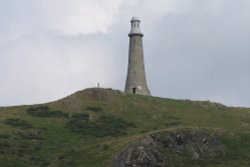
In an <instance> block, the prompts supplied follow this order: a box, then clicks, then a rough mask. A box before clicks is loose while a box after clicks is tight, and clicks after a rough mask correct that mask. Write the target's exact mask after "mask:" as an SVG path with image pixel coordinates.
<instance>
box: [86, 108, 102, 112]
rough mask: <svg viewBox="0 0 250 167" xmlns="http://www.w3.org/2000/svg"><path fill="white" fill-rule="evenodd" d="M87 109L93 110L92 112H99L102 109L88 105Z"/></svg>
mask: <svg viewBox="0 0 250 167" xmlns="http://www.w3.org/2000/svg"><path fill="white" fill-rule="evenodd" d="M87 110H88V111H93V112H100V111H103V109H102V108H100V107H88V108H87Z"/></svg>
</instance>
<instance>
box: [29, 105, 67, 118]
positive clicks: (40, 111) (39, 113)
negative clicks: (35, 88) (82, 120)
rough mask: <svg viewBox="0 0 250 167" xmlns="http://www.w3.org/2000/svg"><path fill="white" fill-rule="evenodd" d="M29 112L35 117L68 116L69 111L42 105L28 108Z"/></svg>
mask: <svg viewBox="0 0 250 167" xmlns="http://www.w3.org/2000/svg"><path fill="white" fill-rule="evenodd" d="M26 112H27V114H29V115H31V116H35V117H68V116H69V115H68V114H67V113H63V112H62V111H51V110H50V108H49V107H48V106H41V107H35V108H33V107H32V108H28V109H27V110H26Z"/></svg>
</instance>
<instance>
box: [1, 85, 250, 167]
mask: <svg viewBox="0 0 250 167" xmlns="http://www.w3.org/2000/svg"><path fill="white" fill-rule="evenodd" d="M249 124H250V109H247V108H234V107H226V106H224V105H221V104H217V103H211V102H209V101H203V102H199V101H190V100H173V99H163V98H158V97H147V96H141V95H133V94H124V93H122V92H120V91H114V90H110V89H87V90H84V91H80V92H77V93H75V94H73V95H71V96H68V97H66V98H64V99H61V100H59V101H56V102H51V103H47V104H42V105H33V106H18V107H7V108H6V107H5V108H0V148H1V149H0V166H21V167H22V166H62V167H64V166H65V167H66V166H70V167H71V166H83V167H102V166H112V165H114V164H112V162H113V160H112V159H113V158H114V157H116V155H118V154H119V153H120V152H121V150H123V149H124V148H126V147H128V146H129V145H130V143H133V142H134V141H138V139H140V138H144V137H146V136H148V135H151V134H157V133H159V132H162V131H179V130H180V131H181V129H190V133H191V132H192V130H193V129H198V130H199V131H201V133H205V131H209V132H211V133H213V134H216V135H217V136H218V140H220V143H221V148H223V156H216V159H214V162H213V166H227V167H230V166H231V167H233V166H243V167H244V166H248V165H249V163H250V161H249V159H250V145H249V142H248V141H249V140H250V126H249ZM209 156H210V157H207V159H211V158H212V157H213V155H210V154H209ZM212 159H213V158H212ZM184 160H185V161H184ZM175 161H176V163H179V162H181V161H183V162H185V163H186V166H190V165H188V164H189V162H191V161H194V160H193V159H192V157H191V156H190V155H189V154H183V155H182V156H177V159H175V160H174V162H173V163H175ZM196 161H197V162H198V161H199V162H200V163H196V166H209V165H210V164H211V161H210V160H208V161H206V160H204V159H197V160H196ZM210 166H211V165H210Z"/></svg>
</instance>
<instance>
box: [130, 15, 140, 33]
mask: <svg viewBox="0 0 250 167" xmlns="http://www.w3.org/2000/svg"><path fill="white" fill-rule="evenodd" d="M140 23H141V21H140V19H139V18H137V17H132V19H131V31H130V33H129V36H131V35H135V34H136V35H141V36H143V34H142V32H141V27H140Z"/></svg>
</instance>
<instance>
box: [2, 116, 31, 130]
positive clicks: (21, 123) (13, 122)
mask: <svg viewBox="0 0 250 167" xmlns="http://www.w3.org/2000/svg"><path fill="white" fill-rule="evenodd" d="M5 124H7V125H11V126H13V127H20V128H26V129H27V128H32V125H31V124H30V123H29V122H27V121H25V120H21V119H15V118H10V119H6V120H5Z"/></svg>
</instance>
